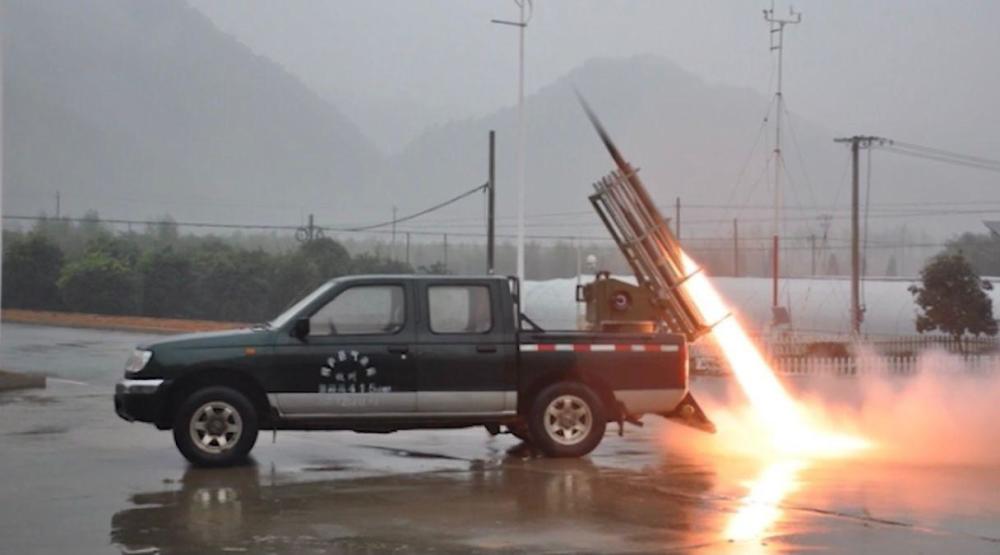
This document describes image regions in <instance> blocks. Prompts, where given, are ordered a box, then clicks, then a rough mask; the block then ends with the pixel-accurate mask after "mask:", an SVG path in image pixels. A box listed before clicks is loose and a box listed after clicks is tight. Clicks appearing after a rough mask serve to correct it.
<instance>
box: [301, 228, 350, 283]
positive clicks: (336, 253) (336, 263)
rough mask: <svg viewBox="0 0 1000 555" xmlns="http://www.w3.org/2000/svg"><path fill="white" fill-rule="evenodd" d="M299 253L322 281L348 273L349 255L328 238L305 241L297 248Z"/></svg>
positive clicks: (338, 244) (342, 247)
mask: <svg viewBox="0 0 1000 555" xmlns="http://www.w3.org/2000/svg"><path fill="white" fill-rule="evenodd" d="M299 252H300V253H301V254H302V255H303V257H304V259H305V260H306V261H308V262H309V264H311V265H312V266H313V267H314V268H315V269H316V271H317V272H318V274H319V276H320V279H322V280H323V281H326V280H328V279H333V278H335V277H339V276H342V275H345V274H348V273H349V272H350V269H351V255H350V253H348V252H347V249H345V248H344V246H343V245H341V244H340V243H338V242H336V241H334V240H333V239H330V238H329V237H322V238H319V239H313V240H312V241H307V242H305V243H303V244H302V246H301V247H299Z"/></svg>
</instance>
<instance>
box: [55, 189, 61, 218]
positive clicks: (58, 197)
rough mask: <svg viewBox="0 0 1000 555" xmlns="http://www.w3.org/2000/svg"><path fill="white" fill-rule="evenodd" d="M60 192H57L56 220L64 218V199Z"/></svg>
mask: <svg viewBox="0 0 1000 555" xmlns="http://www.w3.org/2000/svg"><path fill="white" fill-rule="evenodd" d="M60 197H61V195H60V193H59V191H56V219H59V218H60V217H62V198H60Z"/></svg>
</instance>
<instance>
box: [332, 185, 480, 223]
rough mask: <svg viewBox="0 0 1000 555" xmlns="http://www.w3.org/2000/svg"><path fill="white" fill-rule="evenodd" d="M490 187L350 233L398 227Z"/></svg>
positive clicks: (470, 190)
mask: <svg viewBox="0 0 1000 555" xmlns="http://www.w3.org/2000/svg"><path fill="white" fill-rule="evenodd" d="M489 186H490V184H489V182H486V183H483V184H482V185H479V186H477V187H473V188H472V189H469V190H468V191H466V192H464V193H462V194H460V195H457V196H454V197H452V198H450V199H448V200H446V201H444V202H439V203H438V204H435V205H434V206H431V207H430V208H425V209H423V210H421V211H419V212H415V213H413V214H410V215H409V216H403V217H402V218H396V217H393V219H391V220H389V221H386V222H380V223H377V224H372V225H366V226H361V227H353V228H349V231H369V230H372V229H376V228H379V227H385V226H387V225H396V224H400V223H403V222H407V221H410V220H413V219H416V218H419V217H420V216H423V215H424V214H429V213H431V212H434V211H435V210H440V209H442V208H444V207H445V206H448V205H449V204H453V203H456V202H458V201H460V200H462V199H463V198H465V197H467V196H469V195H471V194H473V193H478V192H481V191H485V190H487V189H488V188H489Z"/></svg>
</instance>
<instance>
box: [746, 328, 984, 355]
mask: <svg viewBox="0 0 1000 555" xmlns="http://www.w3.org/2000/svg"><path fill="white" fill-rule="evenodd" d="M756 340H757V344H758V345H761V346H762V348H763V350H764V352H765V353H766V354H767V355H768V356H771V357H778V358H780V357H801V356H808V355H815V354H817V353H816V351H817V350H819V351H826V352H827V353H828V356H837V354H836V353H829V351H831V350H840V351H845V352H846V353H849V354H851V355H855V354H865V353H877V354H879V355H885V356H898V357H907V356H913V355H915V354H917V353H920V352H921V351H926V350H929V349H940V350H943V351H946V352H949V353H962V354H966V355H981V354H990V353H997V352H1000V341H998V340H997V339H996V338H993V337H963V338H962V339H955V338H953V337H948V336H939V335H910V336H864V337H860V338H852V337H850V336H843V335H820V334H810V335H794V336H788V337H777V338H775V337H757V338H756ZM820 356H823V353H822V352H821V353H820Z"/></svg>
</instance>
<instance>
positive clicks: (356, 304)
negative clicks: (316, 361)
mask: <svg viewBox="0 0 1000 555" xmlns="http://www.w3.org/2000/svg"><path fill="white" fill-rule="evenodd" d="M403 298H404V297H403V288H402V287H400V286H398V285H358V286H355V287H351V288H349V289H345V290H344V291H341V292H340V293H339V294H338V295H337V296H336V297H334V298H333V300H331V301H330V302H328V303H326V305H325V306H323V308H321V309H319V310H318V311H316V313H315V314H313V315H312V317H311V318H309V335H356V334H388V333H396V332H398V331H399V330H401V329H403V324H404V323H405V322H406V310H405V302H404V300H403Z"/></svg>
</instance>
